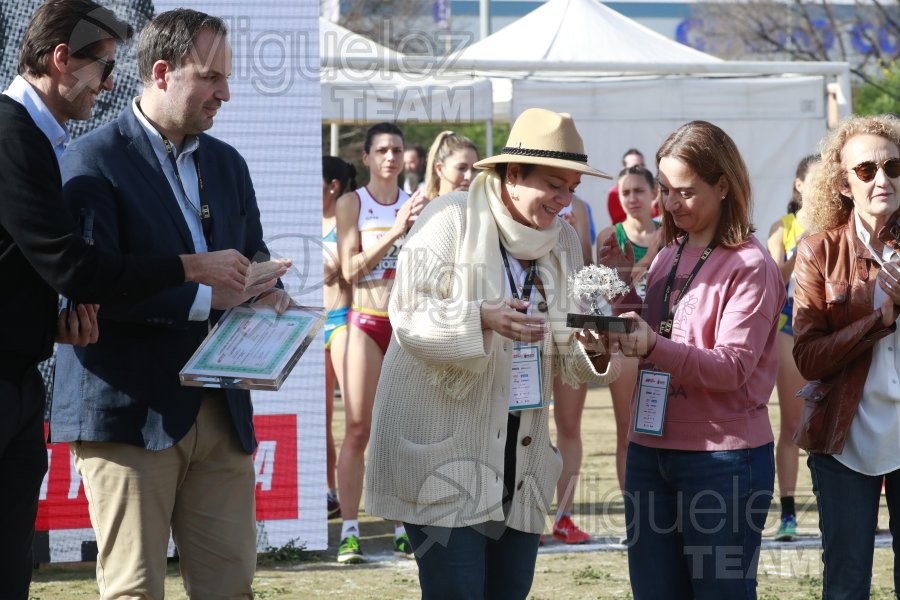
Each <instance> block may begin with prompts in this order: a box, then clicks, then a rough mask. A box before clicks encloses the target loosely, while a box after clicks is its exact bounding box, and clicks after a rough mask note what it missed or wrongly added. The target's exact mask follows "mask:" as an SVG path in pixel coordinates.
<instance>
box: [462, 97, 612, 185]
mask: <svg viewBox="0 0 900 600" xmlns="http://www.w3.org/2000/svg"><path fill="white" fill-rule="evenodd" d="M500 163H527V164H532V165H545V166H548V167H559V168H562V169H571V170H573V171H578V172H579V173H584V174H585V175H594V176H595V177H604V178H606V179H612V176H610V175H607V174H606V173H604V172H603V171H598V170H597V169H595V168H593V167H591V166H590V165H588V164H587V154H585V153H584V142H582V141H581V136H580V135H578V130H577V129H575V121H573V120H572V116H571V115H568V114H566V113H556V112H553V111H552V110H546V109H544V108H529V109H528V110H526V111H524V112H523V113H522V114H521V115H519V118H518V119H516V122H515V123H513V126H512V129H511V130H510V132H509V140H508V141H507V142H506V146H505V147H504V148H503V149H502V150H501V151H500V154H498V155H497V156H491V157H490V158H485V159H484V160H480V161H478V162H477V163H475V168H476V169H488V168H491V167H493V166H494V165H497V164H500Z"/></svg>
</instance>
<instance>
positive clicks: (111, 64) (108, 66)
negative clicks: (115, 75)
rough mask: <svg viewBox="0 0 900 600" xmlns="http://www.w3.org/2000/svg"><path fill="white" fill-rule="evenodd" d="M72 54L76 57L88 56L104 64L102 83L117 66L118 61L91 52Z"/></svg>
mask: <svg viewBox="0 0 900 600" xmlns="http://www.w3.org/2000/svg"><path fill="white" fill-rule="evenodd" d="M72 56H74V57H75V58H87V59H88V60H92V61H94V62H98V63H100V64H101V65H103V73H101V74H100V83H103V82H104V81H106V80H107V79H109V76H110V75H112V72H113V69H115V68H116V61H114V60H106V59H105V58H100V57H99V56H94V55H93V54H91V53H89V52H73V53H72Z"/></svg>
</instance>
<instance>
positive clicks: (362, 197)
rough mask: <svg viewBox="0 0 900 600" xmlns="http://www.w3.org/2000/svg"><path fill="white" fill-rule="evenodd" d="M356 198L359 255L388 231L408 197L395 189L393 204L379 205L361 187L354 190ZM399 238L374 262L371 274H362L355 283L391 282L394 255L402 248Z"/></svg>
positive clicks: (395, 261) (401, 240)
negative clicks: (395, 196)
mask: <svg viewBox="0 0 900 600" xmlns="http://www.w3.org/2000/svg"><path fill="white" fill-rule="evenodd" d="M356 195H357V196H359V221H357V227H358V228H359V246H360V248H359V249H360V250H361V251H362V252H367V251H369V250H370V249H371V248H372V247H374V246H375V245H376V244H377V243H378V240H379V239H381V236H383V235H384V234H385V233H387V232H388V231H390V229H391V227H393V225H394V221H395V220H396V219H397V211H399V210H400V207H401V206H403V203H404V202H406V200H407V199H409V194H407V193H406V192H404V191H403V190H401V189H398V194H397V199H396V200H395V201H394V202H393V204H381V203H379V202H377V201H376V200H375V199H374V198H373V197H372V195H371V194H370V193H369V190H367V189H366V188H365V187H361V188H359V189H358V190H356ZM403 239H404V238H403V237H400V238H399V239H397V241H395V242H394V245H393V246H391V248H390V249H389V250H388V251H387V253H386V254H385V255H384V256H383V257H382V258H381V260H380V261H378V264H376V265H375V266H374V267H373V268H372V270H371V271H369V272H368V273H366V274H365V275H363V276H362V277H361V278H360V279H359V281H360V282H363V281H377V280H380V279H393V278H394V274H395V273H396V271H397V255H398V254H399V253H400V247H401V246H403Z"/></svg>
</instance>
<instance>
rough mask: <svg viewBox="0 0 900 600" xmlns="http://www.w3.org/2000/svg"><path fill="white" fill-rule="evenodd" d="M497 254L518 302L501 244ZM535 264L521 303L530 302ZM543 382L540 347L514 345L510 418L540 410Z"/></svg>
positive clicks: (529, 272) (533, 263)
mask: <svg viewBox="0 0 900 600" xmlns="http://www.w3.org/2000/svg"><path fill="white" fill-rule="evenodd" d="M500 254H501V255H503V264H504V266H505V267H506V276H507V277H509V289H510V292H512V295H513V298H515V299H516V300H518V299H519V294H518V293H517V292H516V290H517V287H518V286H516V282H515V278H514V277H513V274H512V268H511V267H510V265H509V256H508V255H507V253H506V248H504V247H503V244H502V243H501V244H500ZM536 264H537V261H532V263H531V267H530V268H529V269H528V273H527V274H526V275H525V283H524V284H522V298H521V299H522V300H524V301H525V302H526V303H529V302H530V300H531V292H532V290H533V289H534V280H535V277H536V275H535V272H536V270H537V269H536V267H535V265H536ZM518 311H519V312H520V313H523V314H527V312H528V307H525V308H520V309H518ZM543 390H544V383H543V376H542V374H541V347H540V345H538V344H534V343H531V344H526V343H524V342H515V343H514V344H513V357H512V372H511V374H510V389H509V392H510V397H509V411H510V414H511V415H514V416H515V415H517V414H518V412H519V411H522V410H527V409H533V408H543V406H544V392H543Z"/></svg>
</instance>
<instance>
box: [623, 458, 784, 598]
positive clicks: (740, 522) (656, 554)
mask: <svg viewBox="0 0 900 600" xmlns="http://www.w3.org/2000/svg"><path fill="white" fill-rule="evenodd" d="M774 484H775V457H774V445H773V444H771V443H770V444H766V445H765V446H760V447H759V448H749V449H746V450H728V451H717V452H691V451H684V450H660V449H655V448H648V447H647V446H641V445H639V444H634V443H632V444H629V445H628V456H627V459H626V467H625V519H626V533H627V535H628V571H629V575H630V577H631V589H632V592H633V594H634V600H650V599H653V600H656V599H658V598H666V599H668V600H679V599H682V598H683V599H685V600H690V599H696V600H706V599H711V600H713V599H714V600H721V599H722V598H728V599H729V600H738V599H744V598H748V599H754V598H756V569H757V566H758V564H759V546H760V541H761V538H762V530H763V527H764V526H765V522H766V514H767V513H768V510H769V505H770V504H771V503H772V491H773V488H774Z"/></svg>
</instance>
